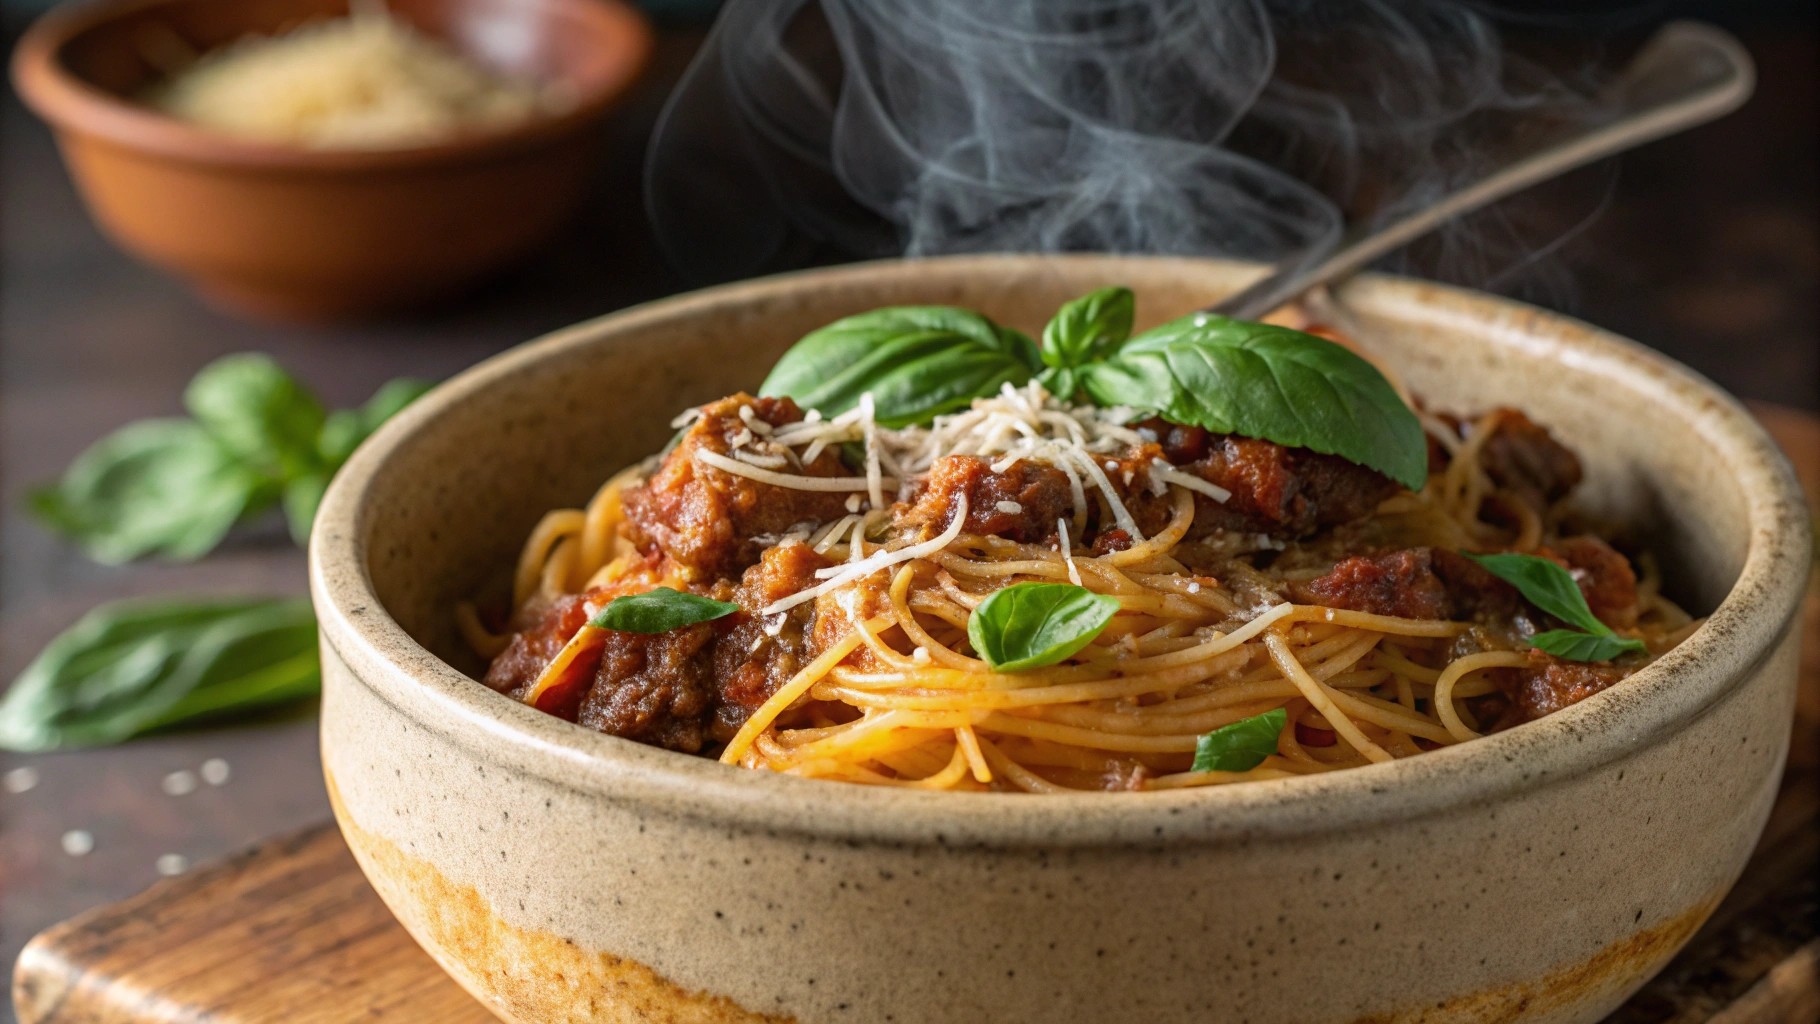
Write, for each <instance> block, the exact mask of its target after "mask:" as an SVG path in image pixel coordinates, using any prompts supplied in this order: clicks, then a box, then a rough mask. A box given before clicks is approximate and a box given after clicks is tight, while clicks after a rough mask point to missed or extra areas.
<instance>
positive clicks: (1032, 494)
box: [896, 455, 1073, 544]
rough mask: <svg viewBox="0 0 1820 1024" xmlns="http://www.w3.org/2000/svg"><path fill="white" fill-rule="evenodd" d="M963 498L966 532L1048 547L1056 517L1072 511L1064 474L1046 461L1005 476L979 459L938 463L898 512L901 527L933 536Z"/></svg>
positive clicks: (1016, 467)
mask: <svg viewBox="0 0 1820 1024" xmlns="http://www.w3.org/2000/svg"><path fill="white" fill-rule="evenodd" d="M963 493H964V494H966V495H967V526H966V530H967V532H968V533H975V534H982V535H992V536H997V537H1004V538H1007V539H1009V540H1014V541H1017V542H1019V543H1021V544H1045V543H1051V542H1053V541H1054V539H1055V537H1056V528H1055V524H1056V521H1057V520H1058V519H1061V518H1063V517H1064V516H1067V515H1070V514H1072V512H1073V501H1072V489H1071V487H1070V485H1069V483H1068V475H1067V474H1066V473H1063V472H1062V471H1061V470H1059V469H1057V468H1055V467H1054V466H1051V465H1049V464H1048V463H1045V462H1034V461H1032V460H1030V459H1022V460H1019V461H1018V462H1016V463H1013V464H1012V465H1011V466H1009V467H1008V468H1006V470H1005V471H1004V472H1003V473H994V472H992V464H991V462H990V461H988V460H986V459H983V458H980V457H979V456H977V455H946V456H943V457H942V458H939V459H936V460H935V464H934V465H933V466H931V467H929V472H928V473H927V474H926V475H925V476H924V478H923V480H922V482H921V483H920V484H919V485H918V490H917V492H916V494H915V495H913V496H912V497H911V499H910V501H909V502H908V503H907V504H903V505H900V506H899V507H898V510H897V523H896V525H897V526H898V528H899V529H918V530H920V531H921V532H922V533H923V534H924V535H925V536H934V535H936V534H939V533H941V532H942V531H943V530H946V529H947V528H948V527H949V526H951V525H953V523H954V509H955V501H956V498H957V497H958V496H959V495H961V494H963Z"/></svg>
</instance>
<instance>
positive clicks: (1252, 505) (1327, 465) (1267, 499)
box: [1181, 434, 1397, 538]
mask: <svg viewBox="0 0 1820 1024" xmlns="http://www.w3.org/2000/svg"><path fill="white" fill-rule="evenodd" d="M1209 441H1210V443H1209V445H1208V449H1207V453H1206V454H1205V455H1203V456H1201V457H1200V458H1198V459H1196V460H1195V461H1193V462H1190V463H1188V464H1186V465H1184V466H1182V467H1181V468H1182V469H1183V470H1185V471H1186V472H1190V473H1193V474H1195V475H1196V476H1199V477H1201V478H1202V479H1203V480H1206V481H1208V482H1209V483H1212V484H1215V485H1217V486H1219V487H1223V488H1225V489H1226V490H1228V491H1231V492H1232V497H1231V498H1230V499H1228V500H1227V501H1226V502H1225V503H1224V504H1220V503H1216V502H1214V501H1212V500H1211V499H1199V500H1198V501H1197V502H1196V506H1197V507H1196V509H1195V526H1196V528H1197V532H1201V531H1205V530H1206V529H1207V528H1208V527H1218V528H1222V529H1227V530H1241V531H1246V532H1253V533H1267V534H1270V535H1271V536H1274V537H1283V538H1292V537H1305V536H1307V535H1309V534H1311V533H1314V532H1315V531H1317V530H1320V529H1322V528H1323V527H1328V526H1335V525H1338V524H1340V523H1347V522H1351V521H1352V520H1354V519H1358V518H1360V517H1362V516H1367V515H1370V514H1371V512H1372V510H1373V509H1375V508H1377V507H1378V503H1379V502H1382V501H1383V500H1384V499H1385V498H1388V497H1390V496H1391V495H1392V494H1395V493H1396V492H1397V485H1396V482H1395V481H1393V480H1391V479H1390V478H1389V477H1387V476H1385V475H1383V474H1382V473H1379V472H1377V471H1376V470H1372V469H1367V468H1365V467H1364V466H1361V465H1359V464H1357V463H1355V462H1349V461H1347V460H1345V459H1342V458H1340V457H1339V456H1338V455H1323V454H1320V453H1319V452H1311V451H1309V450H1307V449H1306V448H1285V447H1284V446H1282V445H1280V444H1275V443H1272V442H1270V441H1259V440H1257V439H1256V438H1249V437H1237V436H1234V435H1230V434H1228V435H1224V436H1220V437H1218V438H1217V439H1215V438H1210V439H1209Z"/></svg>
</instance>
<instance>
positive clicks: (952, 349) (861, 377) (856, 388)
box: [759, 306, 1042, 427]
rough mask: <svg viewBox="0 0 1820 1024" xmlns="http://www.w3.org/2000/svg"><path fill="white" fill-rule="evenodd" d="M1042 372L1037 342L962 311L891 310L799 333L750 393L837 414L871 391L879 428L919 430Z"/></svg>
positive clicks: (949, 308)
mask: <svg viewBox="0 0 1820 1024" xmlns="http://www.w3.org/2000/svg"><path fill="white" fill-rule="evenodd" d="M1041 368H1042V357H1041V356H1040V354H1039V353H1038V352H1037V348H1036V344H1035V343H1034V342H1032V341H1031V340H1030V339H1029V338H1028V337H1026V336H1024V335H1023V334H1020V333H1018V332H1017V331H1014V330H1009V329H1007V328H1003V327H999V326H998V325H996V324H994V323H993V322H992V321H991V320H988V319H986V318H985V317H984V316H981V315H980V314H978V313H975V312H972V311H970V310H965V309H959V308H956V307H953V306H894V307H889V308H886V309H877V310H873V311H872V312H870V313H861V314H859V315H858V316H850V317H847V318H846V319H844V320H837V321H835V322H834V323H832V324H829V325H828V326H826V327H823V328H821V329H820V330H817V331H813V332H811V333H809V334H808V335H805V336H804V337H803V339H802V340H801V341H798V342H797V343H796V344H795V345H793V346H791V348H790V351H788V352H786V353H784V357H783V358H782V359H780V360H778V362H777V365H776V366H774V367H772V368H771V374H770V376H768V377H766V378H765V382H764V384H763V385H762V386H760V388H759V393H760V394H764V395H787V396H789V397H791V398H794V399H795V400H796V402H797V404H799V405H801V406H803V407H804V408H806V409H819V410H821V413H822V415H824V416H836V415H839V414H840V413H843V412H846V411H847V410H848V409H851V408H853V407H855V406H857V405H858V404H859V400H860V396H861V395H863V394H865V393H866V392H868V391H870V392H871V393H872V402H873V410H874V412H873V415H874V417H875V418H876V419H877V420H878V422H879V423H881V424H883V425H885V426H888V427H902V426H908V425H910V424H912V423H927V422H929V421H930V420H931V419H933V418H934V417H935V416H937V415H938V414H940V413H945V412H952V411H954V410H956V409H964V408H966V407H967V406H968V405H969V404H970V403H971V402H972V401H973V400H974V399H975V398H979V397H983V396H986V395H992V394H996V393H997V392H998V390H999V387H1000V385H1003V384H1013V385H1022V384H1024V383H1025V382H1027V381H1028V380H1029V379H1030V376H1031V374H1033V373H1035V372H1036V371H1037V370H1039V369H1041Z"/></svg>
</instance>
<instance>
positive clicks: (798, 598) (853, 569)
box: [759, 492, 967, 615]
mask: <svg viewBox="0 0 1820 1024" xmlns="http://www.w3.org/2000/svg"><path fill="white" fill-rule="evenodd" d="M966 526H967V495H966V494H965V493H964V492H963V493H962V494H960V495H959V496H958V497H956V498H955V500H954V522H953V523H952V524H950V525H949V527H948V528H947V529H946V530H943V531H942V532H941V534H940V535H938V536H935V537H931V538H930V539H928V540H926V541H923V542H922V543H920V544H911V545H909V546H908V547H901V548H898V549H897V550H895V551H880V552H878V553H877V554H874V555H872V556H870V557H868V558H864V559H861V560H860V561H858V562H851V563H847V564H844V565H837V566H829V567H828V568H826V569H817V570H816V571H815V575H816V578H818V579H820V578H821V577H822V576H823V574H824V573H829V574H832V576H831V578H829V579H826V580H824V581H823V582H821V583H817V584H816V585H815V586H813V587H809V588H807V589H804V590H799V591H797V592H796V593H794V594H791V595H790V596H789V597H785V598H780V599H779V600H776V601H773V602H771V603H770V604H768V605H766V606H765V607H764V608H762V609H760V610H759V614H760V615H775V614H777V613H778V612H784V611H789V610H790V609H792V608H794V607H796V606H797V605H799V604H802V603H804V602H805V601H813V600H815V599H816V598H818V597H820V596H822V595H823V594H826V593H828V592H829V591H831V590H838V589H839V588H841V587H844V586H846V585H847V584H849V583H852V582H853V581H854V580H860V579H865V578H866V577H867V576H870V575H872V574H873V573H875V572H877V571H879V570H880V569H887V568H890V567H891V566H893V565H897V564H899V563H901V562H908V561H910V560H911V559H915V558H924V557H927V556H929V555H933V554H935V553H936V552H937V551H940V550H941V549H943V548H945V547H947V546H948V545H950V544H952V543H954V542H955V540H956V539H958V538H959V537H960V535H961V530H963V529H965V528H966Z"/></svg>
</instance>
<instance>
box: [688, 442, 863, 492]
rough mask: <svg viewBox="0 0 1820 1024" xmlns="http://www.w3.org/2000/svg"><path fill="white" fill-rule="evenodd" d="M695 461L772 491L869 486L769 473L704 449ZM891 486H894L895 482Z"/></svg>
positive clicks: (851, 479)
mask: <svg viewBox="0 0 1820 1024" xmlns="http://www.w3.org/2000/svg"><path fill="white" fill-rule="evenodd" d="M695 458H696V461H698V462H702V463H705V464H706V465H709V466H713V467H714V468H715V469H718V470H722V471H724V472H727V473H732V474H733V475H735V476H743V477H748V478H750V479H753V480H757V481H758V482H759V483H765V484H771V485H773V486H776V487H792V488H795V489H796V490H799V491H863V490H866V489H867V488H868V487H871V486H872V483H871V481H869V480H867V479H866V478H865V477H860V476H803V475H802V474H800V473H773V472H772V471H770V470H768V469H760V468H759V467H757V466H751V465H747V464H746V463H744V462H741V461H739V460H738V459H729V458H727V457H726V456H725V455H722V454H720V453H719V452H711V451H708V450H707V449H705V448H704V449H700V450H698V451H696V453H695ZM892 482H893V483H896V481H892Z"/></svg>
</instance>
